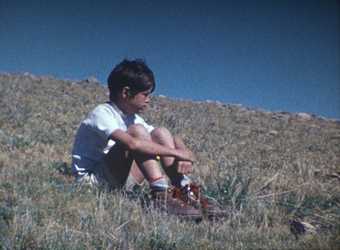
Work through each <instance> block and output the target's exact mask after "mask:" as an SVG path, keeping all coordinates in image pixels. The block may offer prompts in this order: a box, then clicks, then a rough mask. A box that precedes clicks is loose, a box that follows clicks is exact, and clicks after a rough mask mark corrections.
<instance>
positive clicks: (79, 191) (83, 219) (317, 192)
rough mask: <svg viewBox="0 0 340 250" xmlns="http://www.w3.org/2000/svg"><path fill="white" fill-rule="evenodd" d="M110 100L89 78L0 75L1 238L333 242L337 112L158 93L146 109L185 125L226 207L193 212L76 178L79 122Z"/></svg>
mask: <svg viewBox="0 0 340 250" xmlns="http://www.w3.org/2000/svg"><path fill="white" fill-rule="evenodd" d="M106 100H107V95H106V89H105V88H104V87H102V86H100V85H97V84H94V83H89V82H86V81H82V82H78V83H72V82H71V81H62V80H58V79H54V78H52V77H36V76H32V75H0V104H1V105H0V249H1V248H2V249H36V248H43V249H94V248H96V249H107V248H109V249H339V248H340V247H339V246H340V237H339V235H340V123H339V121H335V120H326V119H323V118H320V117H316V116H313V115H311V116H306V115H298V114H291V113H286V112H276V113H274V112H266V111H260V110H253V109H250V108H245V107H241V106H237V105H227V104H220V103H209V102H200V103H198V102H196V103H194V102H190V101H180V100H177V101H176V100H171V99H168V98H165V97H154V98H153V104H152V106H151V108H150V110H149V112H148V113H147V114H145V117H146V119H147V120H148V121H150V122H151V123H153V124H155V125H157V126H166V127H168V128H169V129H170V130H171V131H172V132H174V133H179V134H181V135H182V136H183V137H184V139H185V141H186V143H187V144H188V145H189V147H190V148H191V149H192V150H193V151H195V152H196V154H197V156H198V164H197V165H196V166H195V170H194V176H195V177H194V178H195V179H196V180H197V181H198V182H200V183H201V184H203V186H204V188H205V192H206V193H207V194H210V195H212V196H214V197H216V198H217V199H219V200H220V201H221V202H222V203H223V205H224V206H225V207H226V208H227V209H228V211H229V216H228V218H226V219H225V220H223V221H220V222H218V223H211V222H208V221H203V222H202V223H199V224H194V223H190V222H181V221H179V220H178V219H177V218H173V217H170V218H168V217H167V216H164V215H162V214H158V213H156V212H153V211H151V212H149V213H146V212H145V211H143V209H142V208H141V206H140V203H139V199H138V195H136V197H134V198H131V197H130V198H128V197H126V196H124V195H123V194H121V193H119V192H113V193H105V192H98V191H94V190H90V189H89V188H87V187H82V188H79V187H77V186H75V185H74V183H73V179H72V176H70V174H69V167H70V151H71V147H72V143H73V137H74V133H75V131H76V129H77V127H78V124H79V122H80V121H81V120H82V119H83V117H84V116H85V115H86V114H87V112H88V111H89V110H91V109H92V108H93V107H94V106H95V105H96V104H98V103H101V102H104V101H106ZM140 192H141V194H145V192H146V191H145V190H141V191H140Z"/></svg>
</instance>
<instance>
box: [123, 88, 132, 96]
mask: <svg viewBox="0 0 340 250" xmlns="http://www.w3.org/2000/svg"><path fill="white" fill-rule="evenodd" d="M122 95H123V97H124V98H128V97H131V91H130V87H128V86H126V87H124V88H123V89H122Z"/></svg>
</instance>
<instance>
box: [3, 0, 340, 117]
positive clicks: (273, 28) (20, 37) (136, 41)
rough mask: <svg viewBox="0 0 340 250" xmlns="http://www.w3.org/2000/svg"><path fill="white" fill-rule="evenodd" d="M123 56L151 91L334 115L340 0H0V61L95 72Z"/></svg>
mask: <svg viewBox="0 0 340 250" xmlns="http://www.w3.org/2000/svg"><path fill="white" fill-rule="evenodd" d="M124 57H127V58H144V59H145V60H146V62H147V63H148V64H149V66H150V67H151V68H152V69H153V71H154V73H155V76H156V80H157V89H156V94H162V95H166V96H169V97H175V98H184V99H191V100H206V99H209V100H218V101H221V102H224V103H239V104H242V105H244V106H247V107H251V108H263V109H266V110H271V111H289V112H307V113H313V114H317V115H321V116H325V117H329V118H338V119H339V118H340V1H337V0H319V1H315V0H308V1H307V0H306V1H303V0H276V1H274V0H272V1H270V0H268V1H264V0H259V1H255V0H254V1H251V0H248V1H246V0H243V1H242V0H241V1H236V0H235V1H222V0H221V1H144V0H139V1H126V0H124V1H114V0H111V1H89V0H83V1H64V0H59V1H43V0H41V1H34V0H32V1H18V0H0V71H2V72H26V71H27V72H31V73H33V74H36V75H53V76H56V77H58V78H63V79H65V78H67V79H84V78H86V77H89V76H95V77H96V78H98V79H99V80H100V81H101V82H103V83H105V82H106V77H107V75H108V74H109V72H110V70H111V69H112V67H113V66H114V65H115V64H117V63H118V62H119V61H121V60H122V59H123V58H124Z"/></svg>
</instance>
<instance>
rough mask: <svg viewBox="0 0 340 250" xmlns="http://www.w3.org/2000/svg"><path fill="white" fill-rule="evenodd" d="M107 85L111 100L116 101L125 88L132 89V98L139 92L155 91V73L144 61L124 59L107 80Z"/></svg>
mask: <svg viewBox="0 0 340 250" xmlns="http://www.w3.org/2000/svg"><path fill="white" fill-rule="evenodd" d="M107 85H108V87H109V90H110V100H111V101H113V100H115V98H116V96H117V94H118V93H120V91H122V89H123V88H124V87H129V88H130V94H131V95H132V96H134V95H136V94H137V93H139V92H142V91H146V90H150V91H151V92H153V91H154V90H155V87H156V85H155V79H154V76H153V72H152V71H151V70H150V68H149V67H148V66H147V65H146V63H145V61H144V60H142V59H135V60H131V61H130V60H128V59H124V60H123V61H122V62H121V63H119V64H118V65H116V66H115V67H114V69H113V70H112V71H111V73H110V75H109V77H108V78H107Z"/></svg>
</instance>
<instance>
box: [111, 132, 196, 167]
mask: <svg viewBox="0 0 340 250" xmlns="http://www.w3.org/2000/svg"><path fill="white" fill-rule="evenodd" d="M110 139H112V140H114V141H118V142H120V143H121V144H123V145H124V146H126V148H127V149H128V150H131V151H136V152H139V153H143V154H147V155H154V156H157V155H159V156H172V157H175V158H176V159H177V160H180V161H190V162H194V161H195V157H194V155H193V153H192V152H191V151H189V150H186V149H172V148H169V147H165V146H163V145H160V144H158V143H155V142H153V141H148V140H142V139H139V138H135V137H133V136H131V135H130V134H128V133H127V132H124V131H123V130H120V129H117V130H115V131H114V132H113V133H112V134H111V136H110Z"/></svg>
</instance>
